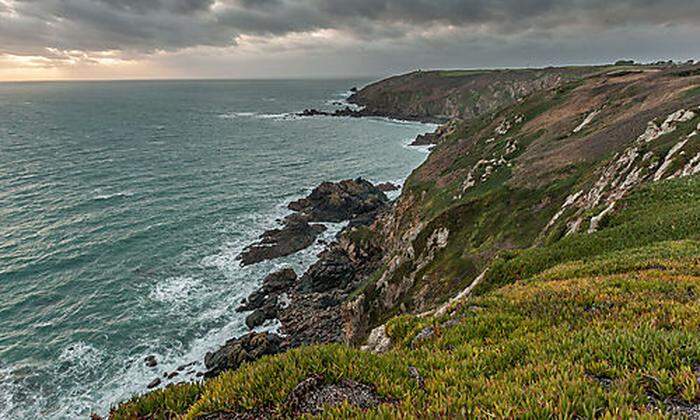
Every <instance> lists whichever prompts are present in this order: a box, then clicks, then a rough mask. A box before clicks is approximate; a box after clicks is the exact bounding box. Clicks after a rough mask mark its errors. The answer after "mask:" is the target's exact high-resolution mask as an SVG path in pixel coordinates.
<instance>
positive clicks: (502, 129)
mask: <svg viewBox="0 0 700 420" xmlns="http://www.w3.org/2000/svg"><path fill="white" fill-rule="evenodd" d="M510 127H511V124H510V121H508V120H507V119H506V120H503V122H502V123H501V124H500V125H499V126H498V127H496V130H494V132H495V133H496V134H498V135H500V136H502V135H504V134H508V130H510Z"/></svg>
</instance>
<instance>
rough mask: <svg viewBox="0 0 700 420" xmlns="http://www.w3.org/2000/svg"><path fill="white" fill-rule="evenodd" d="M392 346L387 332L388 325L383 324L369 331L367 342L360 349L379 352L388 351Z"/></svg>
mask: <svg viewBox="0 0 700 420" xmlns="http://www.w3.org/2000/svg"><path fill="white" fill-rule="evenodd" d="M390 348H391V338H390V337H389V336H388V335H387V333H386V325H381V326H379V327H377V328H375V329H373V330H372V332H370V333H369V337H368V338H367V344H365V345H364V346H362V347H360V350H362V351H368V352H371V353H377V354H379V353H384V352H386V351H388V350H389V349H390Z"/></svg>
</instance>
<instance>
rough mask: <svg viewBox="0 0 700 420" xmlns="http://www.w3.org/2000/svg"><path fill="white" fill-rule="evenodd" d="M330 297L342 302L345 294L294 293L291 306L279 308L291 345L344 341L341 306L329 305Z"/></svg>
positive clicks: (282, 329) (282, 328) (282, 330)
mask: <svg viewBox="0 0 700 420" xmlns="http://www.w3.org/2000/svg"><path fill="white" fill-rule="evenodd" d="M326 299H335V300H337V301H338V302H340V301H342V300H343V299H344V295H342V294H338V295H336V294H334V293H332V292H328V293H310V294H296V293H295V294H294V295H293V298H292V303H291V304H290V305H289V307H287V308H285V309H283V310H280V311H279V320H280V321H281V323H282V327H281V332H282V333H284V334H285V336H286V340H287V342H288V344H289V346H291V347H297V346H300V345H310V344H320V343H334V342H341V341H342V338H343V321H342V318H341V314H340V310H339V308H338V307H337V306H334V305H331V306H327V305H325V304H324V303H329V301H326V302H324V300H326Z"/></svg>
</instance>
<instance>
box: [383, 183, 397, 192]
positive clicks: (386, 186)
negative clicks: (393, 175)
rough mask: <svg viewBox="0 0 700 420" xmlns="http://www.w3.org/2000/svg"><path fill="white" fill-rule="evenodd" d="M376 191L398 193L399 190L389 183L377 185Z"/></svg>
mask: <svg viewBox="0 0 700 420" xmlns="http://www.w3.org/2000/svg"><path fill="white" fill-rule="evenodd" d="M377 189H378V190H379V191H381V192H389V191H398V190H400V189H401V187H399V186H398V185H396V184H392V183H391V182H383V183H381V184H377Z"/></svg>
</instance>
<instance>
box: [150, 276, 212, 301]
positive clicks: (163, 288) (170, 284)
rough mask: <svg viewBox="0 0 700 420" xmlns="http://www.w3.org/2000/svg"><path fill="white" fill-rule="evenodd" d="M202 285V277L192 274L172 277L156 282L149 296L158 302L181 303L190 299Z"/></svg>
mask: <svg viewBox="0 0 700 420" xmlns="http://www.w3.org/2000/svg"><path fill="white" fill-rule="evenodd" d="M200 285H201V280H200V279H195V278H193V277H190V276H177V277H170V278H168V279H166V280H164V281H162V282H159V283H158V284H156V286H155V287H154V288H153V290H151V293H150V294H149V297H150V298H151V299H153V300H155V301H158V302H164V303H172V304H179V303H183V302H186V301H187V300H188V299H190V298H191V297H192V295H193V294H195V293H196V292H197V290H196V289H197V288H198V287H199V286H200Z"/></svg>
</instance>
